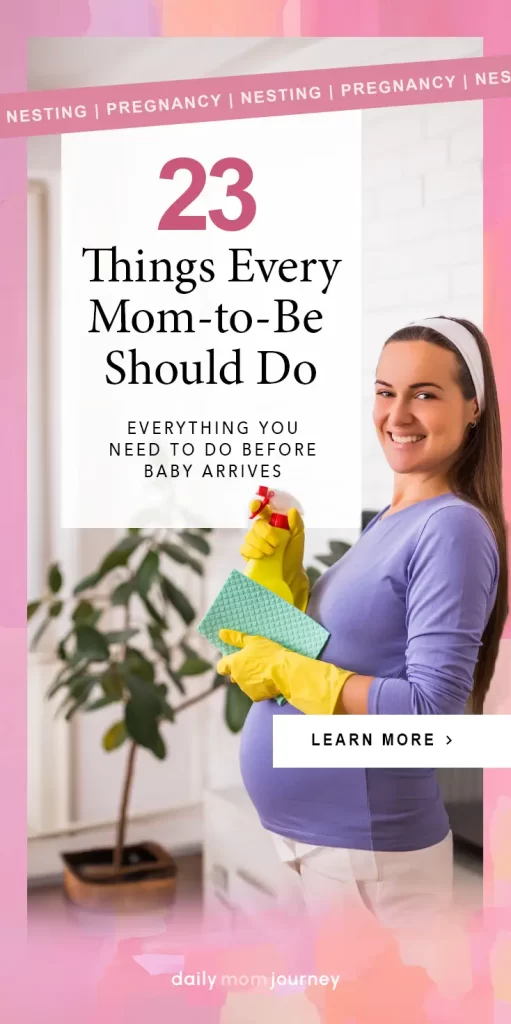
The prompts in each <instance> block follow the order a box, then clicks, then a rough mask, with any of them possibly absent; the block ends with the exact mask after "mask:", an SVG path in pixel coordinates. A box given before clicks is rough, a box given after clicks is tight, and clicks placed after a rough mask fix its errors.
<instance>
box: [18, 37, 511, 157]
mask: <svg viewBox="0 0 511 1024" xmlns="http://www.w3.org/2000/svg"><path fill="white" fill-rule="evenodd" d="M504 96H511V57H505V56H504V57H468V58H463V59H460V60H436V61H417V62H409V63H405V64H376V65H371V66H369V67H351V68H329V69H326V70H324V69H323V70H320V71H292V72H288V71H285V72H275V73H270V74H263V75H236V76H232V77H224V78H198V79H197V78H193V79H189V80H186V81H177V82H152V83H143V84H133V85H118V86H97V87H96V86H94V87H89V88H81V89H53V90H49V91H45V92H25V93H10V94H4V95H3V96H1V97H0V138H13V137H16V136H30V135H61V134H63V133H67V132H88V131H101V130H105V129H113V128H136V127H149V126H151V125H164V124H185V123H192V122H200V121H228V120H231V119H232V120H236V119H238V118H247V117H274V116H277V115H289V114H313V113H319V112H324V111H328V110H332V111H339V110H364V109H368V108H371V107H373V108H374V107H390V106H392V107H396V106H405V105H413V104H421V103H427V104H429V103H448V102H453V101H459V100H476V99H479V100H483V99H490V98H502V97H504Z"/></svg>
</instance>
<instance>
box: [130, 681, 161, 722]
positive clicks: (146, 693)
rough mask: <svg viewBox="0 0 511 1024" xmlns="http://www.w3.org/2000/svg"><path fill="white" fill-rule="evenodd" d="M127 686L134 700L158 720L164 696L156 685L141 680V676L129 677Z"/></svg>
mask: <svg viewBox="0 0 511 1024" xmlns="http://www.w3.org/2000/svg"><path fill="white" fill-rule="evenodd" d="M126 686H127V688H128V690H129V692H130V694H131V697H132V699H133V700H136V701H138V702H139V703H140V704H143V705H144V707H146V708H147V709H148V711H149V712H151V714H153V715H154V716H155V718H157V717H158V715H159V713H160V709H161V702H162V695H161V693H160V692H159V690H158V688H157V687H156V686H155V684H154V683H148V682H146V681H145V680H144V679H140V676H127V677H126Z"/></svg>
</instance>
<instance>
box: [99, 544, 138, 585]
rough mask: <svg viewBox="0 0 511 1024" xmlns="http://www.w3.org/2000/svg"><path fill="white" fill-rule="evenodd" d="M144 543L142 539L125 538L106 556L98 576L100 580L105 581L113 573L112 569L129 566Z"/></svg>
mask: <svg viewBox="0 0 511 1024" xmlns="http://www.w3.org/2000/svg"><path fill="white" fill-rule="evenodd" d="M141 543H142V538H141V537H123V539H122V540H121V541H120V543H119V544H116V546H115V548H112V550H111V551H109V552H108V554H106V555H105V557H104V559H103V561H102V563H101V565H100V567H99V569H98V575H99V578H100V579H103V577H104V576H106V575H107V573H109V572H111V571H112V569H119V568H121V567H122V566H125V565H127V563H128V562H129V560H130V558H131V555H132V554H133V552H134V551H136V549H137V548H138V547H139V545H140V544H141Z"/></svg>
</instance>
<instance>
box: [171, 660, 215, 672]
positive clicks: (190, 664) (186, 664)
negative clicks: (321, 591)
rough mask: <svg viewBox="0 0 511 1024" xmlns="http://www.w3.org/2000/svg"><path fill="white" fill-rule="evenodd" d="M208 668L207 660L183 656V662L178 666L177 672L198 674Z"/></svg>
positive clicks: (209, 666)
mask: <svg viewBox="0 0 511 1024" xmlns="http://www.w3.org/2000/svg"><path fill="white" fill-rule="evenodd" d="M210 668H211V665H210V663H209V661H205V660H204V658H199V657H195V658H185V660H184V661H183V664H182V665H180V666H179V669H178V673H179V675H180V676H200V675H202V674H203V672H207V671H208V670H209V669H210Z"/></svg>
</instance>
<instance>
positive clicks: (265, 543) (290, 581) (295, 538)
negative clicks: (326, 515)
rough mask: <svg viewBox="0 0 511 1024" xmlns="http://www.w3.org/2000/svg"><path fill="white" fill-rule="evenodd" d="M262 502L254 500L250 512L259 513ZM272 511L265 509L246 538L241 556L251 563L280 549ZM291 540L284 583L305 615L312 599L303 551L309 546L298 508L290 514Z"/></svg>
mask: <svg viewBox="0 0 511 1024" xmlns="http://www.w3.org/2000/svg"><path fill="white" fill-rule="evenodd" d="M259 504H260V502H258V501H257V500H254V501H252V502H251V503H250V511H251V512H255V511H256V510H257V509H258V508H259ZM270 516H271V510H270V509H269V508H268V506H266V507H265V508H263V509H262V510H261V512H260V513H259V515H258V517H257V519H254V520H253V522H252V525H251V527H250V529H249V531H248V533H247V534H246V535H245V538H244V540H243V544H242V545H241V548H240V554H241V555H243V558H246V559H247V561H248V560H249V559H251V558H264V557H265V555H272V554H273V552H274V551H275V548H276V547H277V545H278V543H279V541H280V536H279V534H278V532H277V528H276V527H275V526H270V523H269V522H268V520H269V518H270ZM287 518H288V523H289V531H290V534H291V536H290V538H289V540H288V542H287V544H286V547H285V550H284V560H283V569H284V582H285V583H287V585H288V587H289V589H290V591H291V593H292V595H293V603H294V606H295V608H299V609H300V611H302V612H304V611H305V609H306V607H307V604H308V600H309V579H308V576H307V573H306V572H305V569H304V567H303V552H304V544H305V527H304V524H303V519H302V517H301V515H300V513H299V511H298V509H296V508H291V509H289V512H288V514H287Z"/></svg>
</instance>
